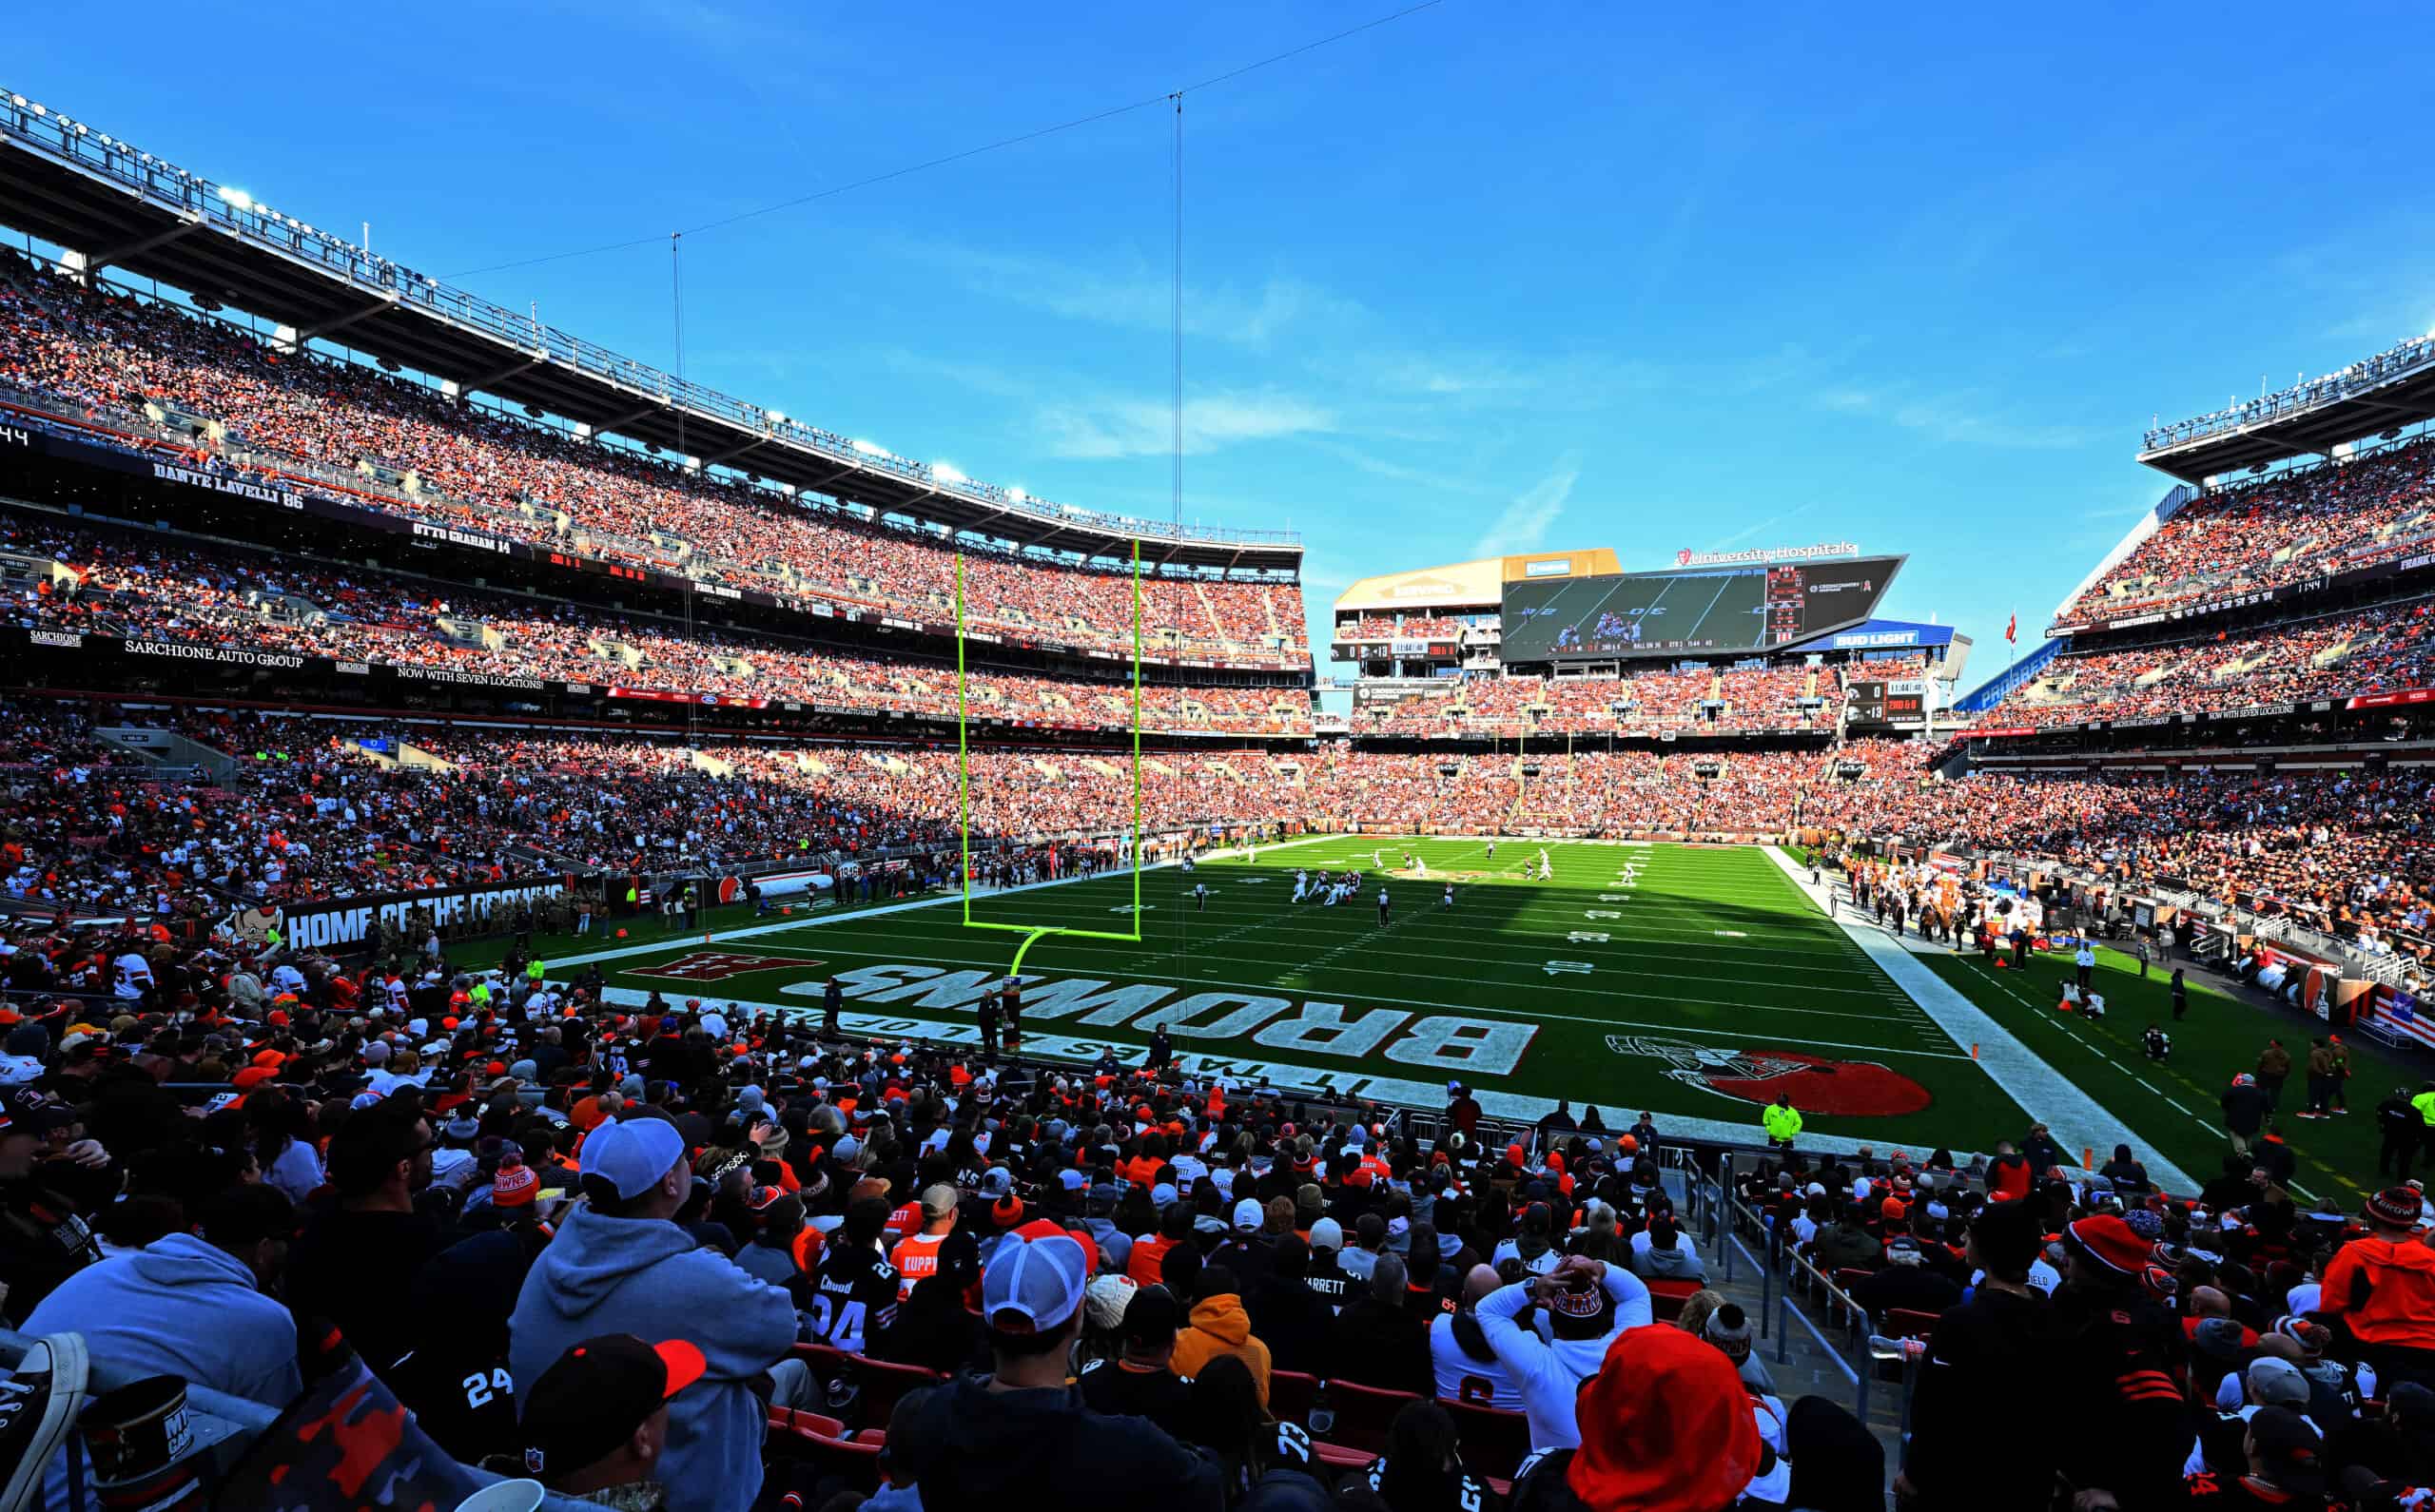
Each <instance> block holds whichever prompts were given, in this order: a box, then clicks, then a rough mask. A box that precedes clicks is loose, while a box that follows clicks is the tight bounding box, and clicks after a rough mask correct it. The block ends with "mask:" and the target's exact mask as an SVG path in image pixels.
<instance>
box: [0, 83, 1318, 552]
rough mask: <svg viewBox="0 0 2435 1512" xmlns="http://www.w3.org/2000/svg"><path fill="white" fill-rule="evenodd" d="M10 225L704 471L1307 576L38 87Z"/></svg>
mask: <svg viewBox="0 0 2435 1512" xmlns="http://www.w3.org/2000/svg"><path fill="white" fill-rule="evenodd" d="M0 206H5V209H0V220H5V221H6V222H7V223H10V224H13V225H15V226H16V227H17V228H18V229H20V230H22V231H25V232H28V233H29V234H30V235H32V236H35V237H38V238H40V239H41V240H43V241H46V242H53V243H55V244H57V245H59V246H61V247H63V248H67V249H68V251H69V252H70V253H71V254H73V256H72V257H71V259H70V262H71V263H73V262H77V261H79V260H81V265H82V266H83V268H84V269H85V270H86V272H87V273H88V275H89V274H91V273H95V272H98V271H99V270H101V269H102V268H105V267H120V268H124V269H126V270H127V271H128V272H130V273H133V274H136V275H138V276H140V277H144V278H148V279H157V280H159V281H161V282H163V283H166V284H168V285H170V286H172V287H174V288H178V289H182V290H185V292H187V293H188V294H190V295H193V296H196V297H198V299H199V300H210V301H213V302H215V303H219V304H226V305H230V306H233V307H235V308H238V309H241V310H244V311H247V312H250V313H252V314H254V315H257V316H261V317H263V318H266V319H268V320H275V321H278V322H280V323H281V324H282V325H283V326H285V327H287V328H288V331H290V332H292V333H293V339H295V340H296V341H297V342H299V343H302V342H304V341H309V340H312V339H330V340H333V341H340V342H342V343H343V344H344V345H346V346H348V347H352V348H354V349H355V350H357V351H360V352H364V353H368V354H370V355H371V356H373V357H375V358H378V359H383V360H384V361H386V362H391V363H395V364H398V365H399V366H400V367H406V368H412V369H415V370H416V371H419V372H422V373H427V374H430V375H432V376H434V377H436V378H443V379H448V380H452V381H454V382H455V383H456V384H457V385H458V388H459V390H460V391H461V392H464V393H469V394H470V393H475V392H480V393H485V394H491V395H496V396H497V397H500V398H503V399H507V400H510V401H512V402H514V403H517V404H521V405H523V406H525V407H526V409H527V411H528V412H529V413H531V414H533V415H535V416H536V417H538V416H540V415H542V414H550V415H556V416H560V417H565V418H567V419H569V420H573V421H575V422H577V423H579V424H584V425H588V426H590V427H591V428H592V430H593V431H594V433H595V434H610V433H614V434H616V435H619V436H627V437H629V438H631V439H633V440H635V441H638V442H642V443H644V444H647V445H650V446H655V447H657V448H659V449H661V450H662V451H663V452H666V453H670V454H679V453H681V454H683V455H687V456H694V457H698V458H699V459H700V462H701V464H702V466H703V467H705V468H709V467H713V466H723V467H727V468H731V469H734V470H736V471H750V472H751V473H753V474H757V475H760V476H761V477H764V478H767V479H769V480H772V481H775V482H779V483H785V484H790V485H792V486H794V487H796V488H799V489H804V490H808V491H810V492H813V493H818V494H828V495H830V496H832V497H836V498H839V499H843V500H847V501H848V502H852V503H857V504H863V505H867V506H869V507H870V508H872V509H875V510H878V511H881V512H883V513H889V514H910V515H914V516H916V517H919V518H922V519H927V520H935V521H939V522H941V523H944V524H947V525H950V526H953V527H956V528H957V529H960V530H970V531H976V532H984V533H987V534H990V535H993V536H998V537H1002V538H1004V539H1009V540H1013V541H1017V542H1020V543H1022V544H1023V545H1025V546H1035V547H1044V548H1048V549H1051V550H1058V551H1068V552H1083V553H1085V554H1091V555H1101V554H1105V555H1125V554H1129V551H1130V546H1129V543H1130V542H1131V541H1133V540H1136V539H1139V540H1140V542H1141V554H1142V559H1143V560H1144V561H1145V562H1159V563H1173V564H1177V565H1183V566H1198V567H1210V568H1239V569H1246V570H1268V571H1286V570H1295V569H1298V568H1299V567H1300V565H1301V559H1302V545H1301V540H1300V537H1299V536H1298V535H1296V534H1295V533H1292V532H1289V531H1225V530H1217V529H1211V528H1205V527H1201V526H1195V525H1186V526H1181V527H1179V526H1177V525H1175V524H1172V523H1170V522H1166V521H1159V520H1143V519H1135V518H1130V517H1127V516H1124V515H1118V514H1100V513H1098V512H1095V511H1088V510H1082V509H1078V508H1076V507H1074V506H1072V505H1064V504H1056V503H1051V502H1048V501H1046V500H1042V499H1035V498H1031V497H1029V496H1027V495H1026V494H1024V493H1023V491H1022V490H1020V489H1007V488H1001V487H998V486H997V485H994V484H988V483H981V482H977V481H974V480H972V479H969V478H966V477H964V475H961V474H959V473H957V472H956V471H955V470H954V469H952V468H941V467H934V466H931V465H928V464H925V463H922V462H917V461H913V460H911V459H909V458H906V457H901V456H892V455H890V454H889V453H887V452H886V451H883V450H881V449H879V448H877V447H874V446H871V445H870V444H868V443H867V442H859V441H855V440H852V439H850V438H848V437H846V436H838V435H835V434H833V433H830V432H827V431H822V430H819V429H816V428H814V427H812V426H808V425H806V424H804V423H803V422H801V421H800V420H795V419H791V418H789V417H785V416H782V415H779V414H777V413H775V412H773V411H769V410H766V409H763V408H761V407H760V406H758V405H755V404H749V403H746V402H745V401H743V400H741V399H737V398H733V397H729V396H728V395H725V394H722V393H719V392H718V391H716V390H714V389H711V388H707V387H705V386H703V385H701V384H699V383H693V382H690V381H687V380H683V379H680V378H676V377H674V376H673V375H671V374H668V373H664V372H661V371H660V370H658V369H656V368H653V367H651V366H649V365H647V364H644V363H641V362H637V361H634V360H633V359H631V358H626V357H621V356H619V355H617V354H616V353H614V352H610V351H607V350H605V349H603V348H601V347H598V346H595V345H594V344H593V343H591V342H589V341H585V340H583V339H580V338H578V337H575V336H572V335H570V334H568V333H566V332H564V331H561V330H558V329H557V328H556V327H555V326H550V325H546V324H542V323H540V322H538V321H536V320H533V319H532V318H531V317H529V316H527V315H523V314H519V313H517V312H516V311H513V310H509V309H505V308H502V307H501V306H499V305H496V304H492V303H490V302H489V301H487V300H481V299H477V298H476V297H475V296H473V295H470V294H467V293H465V292H463V291H461V290H458V289H455V288H451V287H449V286H448V285H446V284H443V283H441V282H439V281H438V280H436V279H433V278H430V277H429V276H427V275H424V274H421V273H418V272H416V271H414V270H413V269H411V268H406V267H402V266H400V265H399V264H398V263H396V262H390V261H389V260H388V259H386V258H380V257H376V256H373V255H372V254H370V253H368V252H366V251H365V250H364V249H362V248H360V247H358V246H356V245H354V244H352V243H350V242H344V241H341V240H340V239H339V238H336V237H333V236H329V235H326V234H324V233H322V232H321V231H318V230H316V229H314V228H313V227H312V226H310V225H307V224H305V223H302V222H301V221H298V220H296V219H294V218H293V217H290V216H286V215H283V214H281V213H279V212H278V211H275V210H273V209H271V208H270V207H268V206H266V205H263V204H260V203H258V202H256V201H255V200H253V199H252V198H251V197H250V196H249V195H246V194H244V192H242V191H240V190H237V189H235V188H231V187H227V186H224V185H220V184H213V183H211V182H209V181H208V180H205V179H203V178H200V177H197V176H196V175H193V174H190V173H187V172H186V171H185V170H184V169H182V168H179V167H177V166H175V165H171V164H168V163H166V162H164V161H162V160H161V159H159V158H157V157H154V156H152V155H150V154H148V153H144V152H140V151H138V150H137V149H136V148H135V147H133V146H130V145H127V143H124V142H118V141H114V140H113V139H111V138H110V137H108V136H107V135H105V134H103V133H100V132H97V131H94V130H92V129H91V128H90V126H88V125H85V124H81V123H77V122H74V121H71V120H69V119H68V118H66V117H64V116H62V115H60V114H59V113H58V112H56V111H52V110H48V109H46V108H45V107H42V106H40V105H38V104H34V103H32V102H29V101H28V100H27V99H26V98H25V97H24V96H22V95H13V94H7V93H5V92H0Z"/></svg>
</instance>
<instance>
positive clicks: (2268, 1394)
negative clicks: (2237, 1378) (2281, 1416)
mask: <svg viewBox="0 0 2435 1512" xmlns="http://www.w3.org/2000/svg"><path fill="white" fill-rule="evenodd" d="M2248 1376H2249V1394H2250V1397H2252V1398H2254V1399H2255V1400H2256V1401H2257V1402H2258V1403H2259V1404H2261V1405H2265V1406H2269V1407H2305V1406H2307V1405H2308V1377H2307V1376H2304V1375H2302V1374H2301V1373H2300V1367H2298V1366H2296V1365H2293V1364H2292V1363H2291V1362H2290V1361H2289V1360H2285V1359H2280V1358H2277V1357H2276V1356H2274V1355H2270V1354H2269V1355H2267V1356H2264V1357H2263V1358H2260V1359H2256V1360H2251V1361H2250V1363H2249V1370H2248Z"/></svg>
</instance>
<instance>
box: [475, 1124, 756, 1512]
mask: <svg viewBox="0 0 2435 1512" xmlns="http://www.w3.org/2000/svg"><path fill="white" fill-rule="evenodd" d="M579 1169H580V1172H581V1180H582V1183H583V1191H584V1201H583V1202H581V1203H579V1204H578V1205H576V1207H575V1209H574V1210H573V1211H572V1212H569V1213H568V1215H567V1219H566V1222H565V1223H564V1224H563V1225H561V1226H560V1228H559V1230H558V1232H557V1237H555V1239H552V1240H551V1241H550V1247H549V1248H548V1249H546V1250H542V1251H541V1257H540V1258H539V1259H538V1260H536V1261H535V1262H534V1263H533V1269H532V1270H531V1271H530V1272H529V1273H528V1274H527V1275H526V1276H525V1278H524V1289H523V1291H522V1292H521V1293H519V1294H518V1295H517V1297H516V1311H515V1314H514V1315H513V1316H512V1317H511V1318H510V1319H509V1321H508V1366H509V1370H510V1373H512V1374H513V1375H514V1376H515V1377H516V1408H517V1410H518V1412H521V1411H522V1410H523V1407H524V1402H525V1398H526V1397H527V1395H528V1394H529V1393H530V1392H531V1390H532V1384H533V1383H534V1382H536V1381H538V1380H540V1379H541V1372H542V1371H544V1370H546V1369H548V1368H549V1367H550V1366H551V1365H552V1364H553V1363H555V1361H556V1360H557V1358H558V1356H559V1355H561V1354H564V1353H565V1352H566V1351H567V1350H568V1349H569V1348H571V1347H574V1346H575V1345H577V1344H580V1343H582V1342H583V1341H584V1340H586V1339H591V1338H595V1337H597V1336H599V1335H601V1334H604V1333H631V1334H633V1335H634V1336H635V1337H637V1338H639V1339H642V1340H643V1341H645V1342H646V1343H651V1344H657V1343H660V1342H662V1341H664V1340H667V1339H672V1338H683V1339H684V1340H686V1341H687V1342H688V1343H691V1344H692V1345H693V1346H695V1347H697V1348H699V1349H700V1350H701V1351H702V1359H703V1371H702V1375H701V1378H700V1379H699V1380H697V1381H695V1382H694V1383H693V1384H692V1386H687V1387H686V1388H685V1389H684V1390H682V1391H680V1392H678V1393H677V1394H676V1396H675V1397H674V1398H673V1399H672V1400H671V1401H670V1402H669V1404H668V1443H667V1446H666V1448H665V1449H664V1450H663V1451H662V1453H661V1456H660V1461H659V1468H658V1470H657V1471H656V1475H657V1478H658V1479H659V1481H660V1482H661V1483H663V1484H665V1485H666V1486H667V1488H668V1506H669V1508H670V1512H744V1509H745V1508H747V1507H749V1506H750V1505H751V1504H752V1501H753V1499H754V1497H756V1496H757V1495H759V1493H760V1490H761V1439H762V1435H763V1432H764V1430H765V1428H766V1427H767V1425H768V1420H769V1412H768V1409H767V1408H766V1407H765V1406H764V1405H763V1403H762V1399H761V1397H760V1396H759V1395H757V1394H756V1393H755V1392H754V1389H753V1387H754V1385H755V1384H756V1383H757V1382H758V1380H759V1379H760V1377H761V1376H762V1375H763V1374H764V1373H765V1372H767V1371H769V1368H770V1367H772V1366H775V1365H777V1364H778V1363H779V1362H780V1361H782V1360H784V1359H786V1357H787V1355H788V1353H789V1349H790V1348H791V1347H792V1346H793V1344H794V1341H795V1308H794V1303H793V1301H792V1300H791V1299H790V1298H789V1296H788V1295H787V1293H786V1291H785V1290H784V1289H781V1288H778V1287H773V1286H769V1285H768V1284H767V1283H765V1282H762V1281H759V1280H756V1279H754V1278H753V1277H752V1276H750V1275H748V1274H747V1273H745V1271H744V1270H742V1269H741V1268H739V1267H738V1266H737V1265H736V1264H735V1263H734V1262H733V1261H731V1260H730V1259H728V1258H727V1257H726V1256H725V1255H723V1254H719V1253H716V1252H714V1251H712V1250H702V1249H698V1248H696V1247H695V1245H694V1242H693V1239H692V1235H691V1234H688V1233H687V1232H686V1231H684V1230H682V1229H680V1228H678V1227H677V1226H676V1225H675V1224H673V1223H672V1222H670V1221H669V1219H670V1216H671V1215H672V1214H673V1213H674V1212H676V1211H677V1209H678V1208H679V1207H680V1206H681V1205H682V1204H683V1202H684V1200H685V1197H686V1195H687V1194H688V1192H690V1191H691V1189H692V1171H691V1168H690V1166H689V1164H688V1161H687V1158H686V1150H685V1136H684V1135H683V1134H679V1133H677V1131H676V1126H675V1125H674V1124H672V1123H670V1122H668V1121H667V1120H665V1119H662V1118H652V1117H633V1118H628V1119H624V1120H621V1121H618V1122H614V1123H605V1124H602V1125H601V1126H600V1127H599V1128H597V1129H595V1130H594V1131H593V1132H592V1134H591V1135H590V1136H589V1137H587V1138H586V1139H585V1140H584V1142H583V1157H582V1162H581V1165H580V1168H579ZM781 1405H791V1404H785V1403H782V1404H781Z"/></svg>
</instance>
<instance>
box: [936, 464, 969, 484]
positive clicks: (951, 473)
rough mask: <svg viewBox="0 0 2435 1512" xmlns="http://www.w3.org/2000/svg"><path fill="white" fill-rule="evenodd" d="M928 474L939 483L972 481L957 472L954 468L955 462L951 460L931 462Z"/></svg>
mask: <svg viewBox="0 0 2435 1512" xmlns="http://www.w3.org/2000/svg"><path fill="white" fill-rule="evenodd" d="M930 476H931V478H932V479H933V480H935V481H937V482H941V483H969V482H971V481H972V479H970V478H968V477H966V476H964V475H963V474H962V473H960V472H958V471H957V470H956V468H955V464H953V463H951V462H933V463H931V464H930Z"/></svg>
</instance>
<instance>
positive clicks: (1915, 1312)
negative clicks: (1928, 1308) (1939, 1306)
mask: <svg viewBox="0 0 2435 1512" xmlns="http://www.w3.org/2000/svg"><path fill="white" fill-rule="evenodd" d="M1936 1326H1937V1315H1936V1314H1935V1313H1933V1312H1921V1311H1919V1309H1918V1308H1886V1309H1885V1316H1884V1318H1883V1319H1882V1320H1880V1328H1879V1329H1878V1331H1879V1332H1880V1333H1882V1334H1884V1335H1885V1336H1886V1337H1887V1338H1889V1339H1924V1338H1926V1337H1927V1336H1928V1335H1929V1334H1930V1333H1933V1332H1934V1331H1936Z"/></svg>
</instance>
